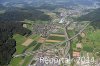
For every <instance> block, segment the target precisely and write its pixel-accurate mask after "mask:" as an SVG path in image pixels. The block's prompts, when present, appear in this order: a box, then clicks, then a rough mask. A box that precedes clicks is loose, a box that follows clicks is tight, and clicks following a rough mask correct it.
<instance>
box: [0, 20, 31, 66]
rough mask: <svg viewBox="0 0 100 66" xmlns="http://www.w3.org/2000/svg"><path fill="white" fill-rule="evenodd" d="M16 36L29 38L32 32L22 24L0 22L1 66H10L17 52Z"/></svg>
mask: <svg viewBox="0 0 100 66" xmlns="http://www.w3.org/2000/svg"><path fill="white" fill-rule="evenodd" d="M14 34H20V35H23V36H29V35H30V34H31V31H30V30H28V29H27V28H24V27H23V23H21V22H0V66H8V64H9V63H10V61H11V59H12V57H13V54H14V53H15V52H16V41H15V40H14V39H13V35H14Z"/></svg>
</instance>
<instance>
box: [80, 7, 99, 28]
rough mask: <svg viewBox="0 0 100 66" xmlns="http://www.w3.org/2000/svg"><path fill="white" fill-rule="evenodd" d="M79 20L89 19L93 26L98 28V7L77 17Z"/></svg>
mask: <svg viewBox="0 0 100 66" xmlns="http://www.w3.org/2000/svg"><path fill="white" fill-rule="evenodd" d="M78 20H79V21H91V25H92V26H94V28H100V8H99V9H96V10H94V11H93V12H90V13H88V14H87V15H83V16H81V17H79V18H78Z"/></svg>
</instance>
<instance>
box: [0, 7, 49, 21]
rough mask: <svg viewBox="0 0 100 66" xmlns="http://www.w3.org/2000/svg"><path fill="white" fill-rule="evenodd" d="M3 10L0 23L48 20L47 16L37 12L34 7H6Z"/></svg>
mask: <svg viewBox="0 0 100 66" xmlns="http://www.w3.org/2000/svg"><path fill="white" fill-rule="evenodd" d="M1 7H3V6H1ZM1 9H2V8H1ZM3 10H5V12H4V13H1V14H0V21H24V20H25V19H28V20H42V21H48V20H50V17H49V15H46V14H44V12H42V11H39V10H37V9H36V8H34V7H23V8H17V7H8V8H5V9H3Z"/></svg>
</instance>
